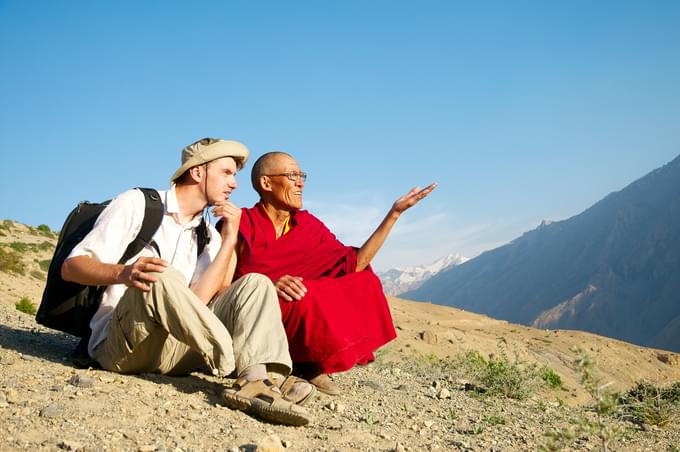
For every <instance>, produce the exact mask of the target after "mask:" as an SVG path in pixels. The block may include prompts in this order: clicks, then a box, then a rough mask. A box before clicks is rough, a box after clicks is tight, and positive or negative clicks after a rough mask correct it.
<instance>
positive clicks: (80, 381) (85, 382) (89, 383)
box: [68, 374, 94, 388]
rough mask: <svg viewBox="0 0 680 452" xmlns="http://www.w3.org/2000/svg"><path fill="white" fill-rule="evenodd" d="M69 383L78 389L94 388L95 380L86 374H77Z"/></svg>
mask: <svg viewBox="0 0 680 452" xmlns="http://www.w3.org/2000/svg"><path fill="white" fill-rule="evenodd" d="M68 382H69V383H71V384H72V385H73V386H75V387H77V388H91V387H93V386H94V378H92V377H90V376H88V375H85V374H75V375H74V376H72V377H71V379H70V380H69V381H68Z"/></svg>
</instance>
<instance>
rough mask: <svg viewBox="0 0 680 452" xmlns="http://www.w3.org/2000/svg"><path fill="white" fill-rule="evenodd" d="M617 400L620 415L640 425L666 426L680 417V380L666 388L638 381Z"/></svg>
mask: <svg viewBox="0 0 680 452" xmlns="http://www.w3.org/2000/svg"><path fill="white" fill-rule="evenodd" d="M617 402H618V404H619V417H621V418H623V419H626V420H629V421H631V422H634V423H636V424H639V425H642V424H645V425H656V426H659V427H664V426H666V425H669V424H671V423H675V422H677V421H678V420H679V419H680V382H676V383H674V384H673V385H672V386H671V387H669V388H666V389H663V388H659V387H657V386H655V385H653V384H651V383H648V382H644V381H642V382H638V383H637V384H636V385H635V386H634V387H633V388H631V389H629V390H628V391H627V392H626V393H625V394H623V395H621V396H619V398H618V401H617Z"/></svg>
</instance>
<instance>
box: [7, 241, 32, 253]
mask: <svg viewBox="0 0 680 452" xmlns="http://www.w3.org/2000/svg"><path fill="white" fill-rule="evenodd" d="M9 247H10V248H11V249H12V250H14V251H16V252H17V253H22V254H23V253H25V252H26V251H28V250H29V249H30V248H31V244H29V243H24V242H12V243H10V244H9Z"/></svg>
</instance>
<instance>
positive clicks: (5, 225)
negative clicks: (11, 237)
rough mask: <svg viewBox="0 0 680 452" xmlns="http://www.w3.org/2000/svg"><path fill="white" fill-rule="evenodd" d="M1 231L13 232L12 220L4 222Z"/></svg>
mask: <svg viewBox="0 0 680 452" xmlns="http://www.w3.org/2000/svg"><path fill="white" fill-rule="evenodd" d="M0 229H4V230H6V231H10V230H12V222H11V221H10V220H2V222H1V223H0Z"/></svg>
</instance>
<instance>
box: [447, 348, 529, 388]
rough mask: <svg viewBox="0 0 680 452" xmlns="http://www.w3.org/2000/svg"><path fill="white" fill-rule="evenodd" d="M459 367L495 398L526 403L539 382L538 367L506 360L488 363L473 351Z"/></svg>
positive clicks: (464, 357) (494, 360)
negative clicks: (506, 398)
mask: <svg viewBox="0 0 680 452" xmlns="http://www.w3.org/2000/svg"><path fill="white" fill-rule="evenodd" d="M458 365H460V366H461V367H462V369H463V370H464V372H465V375H466V377H468V378H470V379H471V380H473V383H474V384H475V385H477V386H479V387H480V388H481V389H482V390H483V391H484V393H485V394H487V395H491V396H496V395H500V396H504V397H508V398H511V399H517V400H523V399H526V398H527V397H529V396H530V395H531V394H532V393H533V391H534V390H535V389H536V386H537V382H538V372H537V370H536V366H535V365H532V364H526V363H522V362H520V361H519V360H515V361H514V362H510V361H509V360H508V359H507V357H505V356H500V357H498V358H497V357H490V358H489V359H488V360H486V359H484V358H483V357H482V356H481V355H480V354H479V353H477V352H474V351H473V352H468V353H466V354H465V355H464V356H463V357H462V358H460V357H459V359H458Z"/></svg>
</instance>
